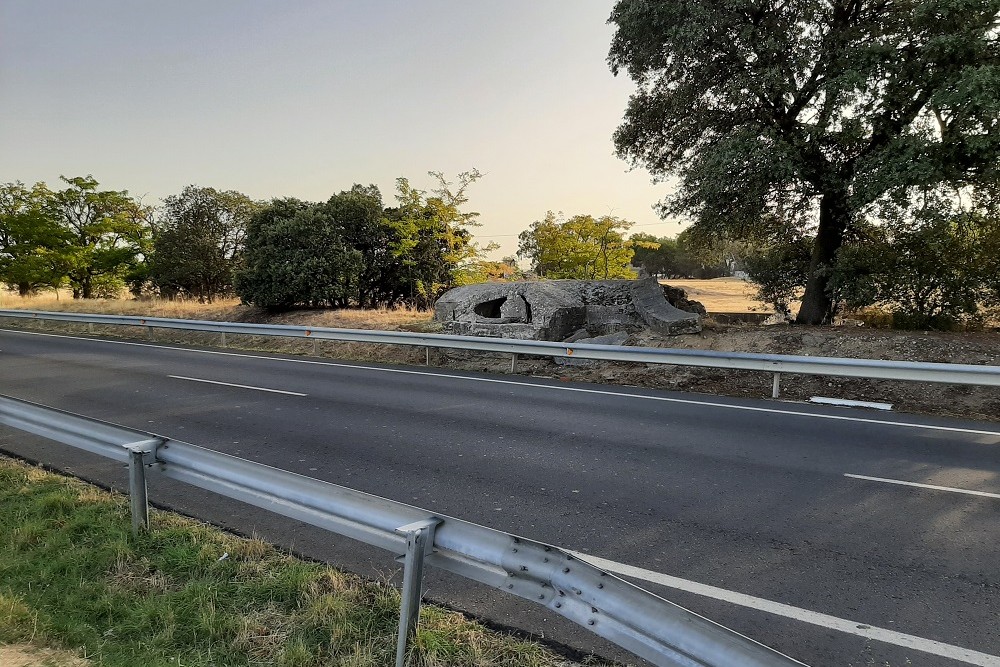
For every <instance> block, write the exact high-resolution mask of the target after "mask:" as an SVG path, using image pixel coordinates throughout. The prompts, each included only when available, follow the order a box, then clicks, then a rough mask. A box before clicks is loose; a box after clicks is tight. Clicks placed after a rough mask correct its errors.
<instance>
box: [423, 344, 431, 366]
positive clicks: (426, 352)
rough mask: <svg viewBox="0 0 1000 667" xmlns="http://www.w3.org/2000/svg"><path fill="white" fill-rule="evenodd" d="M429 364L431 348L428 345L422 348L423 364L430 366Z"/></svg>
mask: <svg viewBox="0 0 1000 667" xmlns="http://www.w3.org/2000/svg"><path fill="white" fill-rule="evenodd" d="M430 365H431V348H430V347H425V348H424V366H430Z"/></svg>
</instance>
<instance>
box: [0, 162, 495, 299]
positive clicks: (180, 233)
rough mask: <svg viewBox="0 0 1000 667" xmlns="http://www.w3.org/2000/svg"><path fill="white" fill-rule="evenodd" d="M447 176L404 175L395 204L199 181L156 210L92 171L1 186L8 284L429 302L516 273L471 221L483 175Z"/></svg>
mask: <svg viewBox="0 0 1000 667" xmlns="http://www.w3.org/2000/svg"><path fill="white" fill-rule="evenodd" d="M430 175H431V176H432V177H433V178H434V179H435V182H436V187H435V188H434V189H433V190H431V191H430V192H425V191H422V190H419V189H417V188H414V187H413V186H412V185H411V184H410V182H409V181H408V180H407V179H406V178H399V179H397V182H396V201H395V205H394V206H386V205H385V204H384V202H383V200H382V194H381V192H380V191H379V189H378V188H377V187H376V186H374V185H369V186H361V185H354V186H353V187H352V188H351V189H350V190H345V191H343V192H340V193H337V194H334V195H332V196H331V197H330V198H329V199H328V200H327V201H325V202H307V201H302V200H298V199H292V198H284V199H274V200H272V201H269V202H262V201H255V200H253V199H252V198H250V197H248V196H247V195H245V194H242V193H239V192H236V191H221V190H217V189H215V188H210V187H198V186H194V185H191V186H188V187H186V188H184V190H183V191H182V192H180V193H179V194H176V195H171V196H169V197H166V198H165V199H164V200H163V202H162V205H161V206H159V207H153V206H151V205H148V204H145V203H143V202H142V201H141V200H140V199H137V198H135V197H132V196H130V195H129V194H128V192H127V191H114V190H102V189H100V187H99V183H98V182H97V181H96V180H95V179H94V178H93V177H92V176H86V177H72V178H67V177H63V178H62V185H63V186H64V187H63V188H62V189H51V188H49V187H48V186H47V185H46V184H44V183H37V184H35V185H34V186H31V187H29V186H26V185H24V184H23V183H20V182H13V183H5V184H2V185H0V282H2V283H3V284H5V285H6V286H7V287H8V288H10V289H12V290H16V291H17V292H18V293H19V294H21V295H22V296H27V295H30V294H32V293H35V292H37V291H39V290H44V289H56V288H59V287H69V288H70V289H71V290H72V293H73V297H74V298H83V299H89V298H97V297H108V298H113V297H116V296H118V295H119V294H121V292H122V291H123V290H125V289H128V290H130V291H131V292H132V293H133V294H134V295H136V296H141V295H144V294H156V295H159V296H163V297H167V298H174V297H186V298H195V299H198V300H199V301H206V302H211V301H213V300H214V299H216V298H218V297H220V296H224V295H231V294H236V295H238V296H239V297H240V298H241V299H242V300H243V301H244V302H246V303H249V304H253V305H257V306H261V307H264V308H270V309H287V308H293V307H299V306H305V307H322V306H340V307H342V306H349V305H350V306H360V307H363V308H375V307H384V306H395V305H399V304H404V303H405V304H411V305H414V306H417V307H426V306H427V305H429V304H431V303H433V301H434V299H435V298H436V297H437V295H438V294H440V293H441V292H442V291H444V290H446V289H449V288H451V287H454V286H455V285H458V284H463V283H465V282H475V281H478V280H484V279H486V278H488V277H489V276H491V275H496V274H503V273H504V267H503V266H502V265H501V264H500V263H496V262H487V261H485V260H484V258H483V256H484V253H485V252H487V251H489V250H492V249H493V246H488V247H480V246H479V245H478V244H477V243H476V242H475V241H474V240H473V238H472V232H471V228H473V227H475V226H476V225H477V224H478V223H477V221H476V219H477V217H478V215H479V214H478V213H476V212H471V211H467V210H466V208H465V205H466V204H467V202H468V196H467V189H468V187H469V186H470V185H471V184H473V183H474V182H476V181H477V180H478V179H479V178H480V177H481V174H480V173H479V172H478V171H476V170H471V171H468V172H463V173H462V174H459V176H458V178H457V180H456V181H454V182H451V181H448V180H447V179H446V177H445V176H444V174H442V173H440V172H431V174H430Z"/></svg>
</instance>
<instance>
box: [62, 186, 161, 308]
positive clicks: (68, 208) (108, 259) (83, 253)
mask: <svg viewBox="0 0 1000 667" xmlns="http://www.w3.org/2000/svg"><path fill="white" fill-rule="evenodd" d="M62 180H63V181H64V182H65V183H66V184H67V185H68V187H67V188H66V189H64V190H59V191H57V192H55V193H53V196H52V200H51V210H52V213H53V214H54V216H55V218H56V220H57V222H58V224H59V226H60V227H62V229H63V230H64V231H65V232H66V233H67V234H66V239H67V241H68V243H67V245H66V246H64V248H63V251H64V252H65V255H66V258H67V260H68V265H69V271H68V272H67V278H68V279H69V285H70V287H71V288H72V290H73V298H74V299H80V298H83V299H90V298H93V297H115V296H117V295H118V293H119V292H120V291H121V290H122V289H123V288H124V286H125V281H126V278H127V277H128V275H129V274H130V273H131V272H132V271H134V270H135V269H136V268H137V266H138V265H139V264H140V263H141V262H142V260H143V257H142V248H143V245H144V242H145V241H146V239H148V237H149V231H150V230H149V224H148V217H147V215H148V211H146V210H144V207H143V206H142V205H141V204H140V203H139V202H137V201H135V200H134V199H132V198H131V197H129V195H128V192H126V191H124V190H122V191H116V190H99V189H98V185H99V184H98V182H97V181H96V180H95V179H94V177H93V176H85V177H81V176H77V177H74V178H65V177H63V179H62Z"/></svg>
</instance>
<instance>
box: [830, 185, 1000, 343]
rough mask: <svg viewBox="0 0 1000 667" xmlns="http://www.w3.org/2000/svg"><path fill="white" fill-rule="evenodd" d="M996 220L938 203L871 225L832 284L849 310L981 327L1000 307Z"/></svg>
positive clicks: (919, 323) (918, 322) (938, 325)
mask: <svg viewBox="0 0 1000 667" xmlns="http://www.w3.org/2000/svg"><path fill="white" fill-rule="evenodd" d="M998 221H1000V218H997V217H996V215H995V214H992V215H991V214H990V213H988V212H984V211H981V210H975V211H971V212H965V213H956V212H954V211H953V210H951V207H950V206H948V205H947V203H946V202H940V201H939V202H933V203H931V204H930V205H928V206H925V207H924V208H922V209H921V210H919V211H915V212H912V213H911V214H909V215H906V216H901V217H898V218H895V219H889V220H887V221H886V222H885V223H884V224H882V225H878V226H874V225H872V226H869V227H868V228H867V230H866V233H865V238H864V242H863V243H857V244H852V245H851V247H850V248H849V249H848V248H845V253H844V255H845V256H844V258H843V259H842V261H841V262H840V265H839V266H838V270H837V272H836V273H835V274H834V275H833V276H832V278H831V284H832V286H833V288H834V291H835V293H837V295H838V297H839V298H841V299H842V300H843V301H844V302H845V304H846V305H847V306H848V307H851V308H861V307H865V306H870V305H877V306H880V307H881V308H883V309H886V310H888V311H890V312H891V313H892V316H893V326H895V327H898V328H907V329H912V328H933V329H951V328H954V327H955V326H956V325H959V324H961V323H970V322H979V321H980V320H981V319H982V313H981V309H982V306H984V305H990V304H992V303H995V302H996V296H997V293H996V291H995V289H994V287H995V285H996V284H997V280H998V278H997V275H998V272H1000V260H998V257H997V254H996V251H997V250H998V249H1000V224H998Z"/></svg>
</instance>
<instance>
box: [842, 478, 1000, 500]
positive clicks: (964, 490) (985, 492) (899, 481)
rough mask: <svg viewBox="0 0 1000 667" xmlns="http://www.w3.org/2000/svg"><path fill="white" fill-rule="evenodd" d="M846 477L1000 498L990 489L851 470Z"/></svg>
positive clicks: (998, 494) (999, 495)
mask: <svg viewBox="0 0 1000 667" xmlns="http://www.w3.org/2000/svg"><path fill="white" fill-rule="evenodd" d="M844 477H850V478H851V479H864V480H868V481H869V482H885V483H886V484H898V485H899V486H915V487H917V488H920V489H933V490H935V491H950V492H951V493H964V494H966V495H970V496H983V497H984V498H1000V493H990V492H989V491H973V490H971V489H956V488H955V487H953V486H938V485H936V484H920V483H919V482H905V481H903V480H901V479H888V478H886V477H869V476H868V475H855V474H852V473H849V472H845V473H844Z"/></svg>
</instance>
